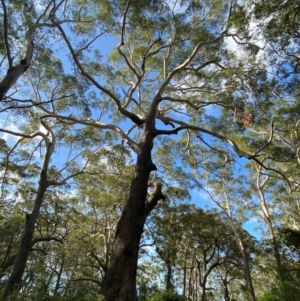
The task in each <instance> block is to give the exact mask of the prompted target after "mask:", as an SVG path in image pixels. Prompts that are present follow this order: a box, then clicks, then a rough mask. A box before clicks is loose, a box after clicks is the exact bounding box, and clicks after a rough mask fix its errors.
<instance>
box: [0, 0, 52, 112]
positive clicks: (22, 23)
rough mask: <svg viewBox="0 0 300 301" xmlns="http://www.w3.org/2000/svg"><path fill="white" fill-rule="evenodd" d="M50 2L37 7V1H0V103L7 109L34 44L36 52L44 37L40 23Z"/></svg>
mask: <svg viewBox="0 0 300 301" xmlns="http://www.w3.org/2000/svg"><path fill="white" fill-rule="evenodd" d="M51 3H52V1H39V4H40V5H36V1H23V2H22V1H14V0H13V1H6V0H1V19H2V23H1V42H0V43H1V50H0V57H1V59H0V60H1V63H0V66H1V73H0V100H1V101H2V102H4V103H5V104H6V105H8V106H9V107H11V106H14V105H15V102H14V100H15V99H14V98H18V92H19V91H20V86H22V85H21V83H17V81H18V80H19V79H20V78H21V77H22V75H23V74H24V73H25V72H26V70H27V69H28V68H29V66H30V64H31V63H32V60H33V56H34V51H35V44H36V48H37V51H39V49H40V46H41V44H40V42H41V40H42V39H43V38H44V35H45V34H46V32H45V30H44V28H43V25H42V24H43V23H44V22H45V18H46V17H47V15H48V14H49V12H50V6H51ZM8 92H9V94H8ZM7 94H8V95H7ZM19 100H21V99H19Z"/></svg>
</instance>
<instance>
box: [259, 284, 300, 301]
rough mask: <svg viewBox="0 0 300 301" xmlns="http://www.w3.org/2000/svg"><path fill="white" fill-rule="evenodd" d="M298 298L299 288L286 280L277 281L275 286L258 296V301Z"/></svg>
mask: <svg viewBox="0 0 300 301" xmlns="http://www.w3.org/2000/svg"><path fill="white" fill-rule="evenodd" d="M286 300H295V301H299V300H300V290H299V287H298V286H295V285H293V284H291V283H290V282H288V281H279V280H278V281H277V283H276V286H275V287H274V288H273V289H272V290H271V291H270V292H266V293H264V294H263V295H262V296H260V297H259V298H258V301H286Z"/></svg>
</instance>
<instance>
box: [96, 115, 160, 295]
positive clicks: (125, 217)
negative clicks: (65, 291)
mask: <svg viewBox="0 0 300 301" xmlns="http://www.w3.org/2000/svg"><path fill="white" fill-rule="evenodd" d="M155 135H156V130H155V126H154V121H153V119H152V122H146V123H144V124H143V136H142V140H141V143H140V145H139V147H140V152H139V154H138V156H137V163H136V167H135V173H134V176H133V179H132V182H131V187H130V191H129V196H128V199H127V203H126V205H125V208H124V210H123V213H122V216H121V218H120V220H119V222H118V225H117V230H116V234H115V240H114V246H113V251H112V255H111V260H110V263H109V267H108V271H107V273H106V275H105V277H104V279H103V283H102V288H101V294H103V295H104V296H105V301H134V300H137V292H136V273H137V262H138V252H139V243H140V239H141V235H142V232H143V228H144V223H145V220H146V218H147V216H148V214H149V213H150V212H151V210H152V209H153V208H154V206H155V204H156V203H157V201H158V200H159V199H160V198H163V195H162V193H161V190H160V187H161V186H160V185H157V184H153V183H152V184H151V183H150V185H151V186H152V188H153V191H152V193H151V194H150V195H148V196H147V192H148V187H149V182H148V181H149V175H150V173H151V171H154V170H156V166H155V165H154V164H153V162H152V160H151V151H152V148H153V140H154V137H155Z"/></svg>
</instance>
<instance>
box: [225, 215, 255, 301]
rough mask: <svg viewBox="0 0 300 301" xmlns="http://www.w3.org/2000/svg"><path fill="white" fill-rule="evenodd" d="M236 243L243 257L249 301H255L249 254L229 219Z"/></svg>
mask: <svg viewBox="0 0 300 301" xmlns="http://www.w3.org/2000/svg"><path fill="white" fill-rule="evenodd" d="M229 221H230V224H231V227H232V230H233V233H234V236H235V239H236V242H237V244H238V247H239V249H240V252H241V254H242V256H243V263H244V269H245V277H246V283H247V287H248V291H249V295H250V299H251V301H256V296H255V291H254V287H253V282H252V277H251V269H250V263H249V254H248V252H247V250H246V247H245V244H244V242H243V239H242V237H241V235H240V233H239V230H238V229H237V228H236V226H235V225H234V223H233V221H232V219H231V218H229Z"/></svg>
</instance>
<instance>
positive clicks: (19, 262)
mask: <svg viewBox="0 0 300 301" xmlns="http://www.w3.org/2000/svg"><path fill="white" fill-rule="evenodd" d="M47 187H48V181H47V176H46V174H45V172H44V170H42V172H41V175H40V183H39V189H38V193H37V196H36V199H35V201H34V207H33V210H32V212H31V213H29V214H26V220H25V226H24V231H23V234H22V238H21V244H20V247H19V250H18V253H17V256H16V260H15V263H14V266H13V270H12V272H11V274H10V277H9V279H8V281H7V283H6V286H5V289H4V291H3V297H7V296H8V295H9V294H10V293H11V292H12V291H13V290H15V289H17V288H18V286H20V284H21V281H22V276H23V273H24V271H25V267H26V263H27V258H28V254H29V252H30V249H31V243H32V238H33V233H34V228H35V223H36V220H37V218H38V215H39V212H40V208H41V206H42V203H43V200H44V195H45V192H46V190H47Z"/></svg>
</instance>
